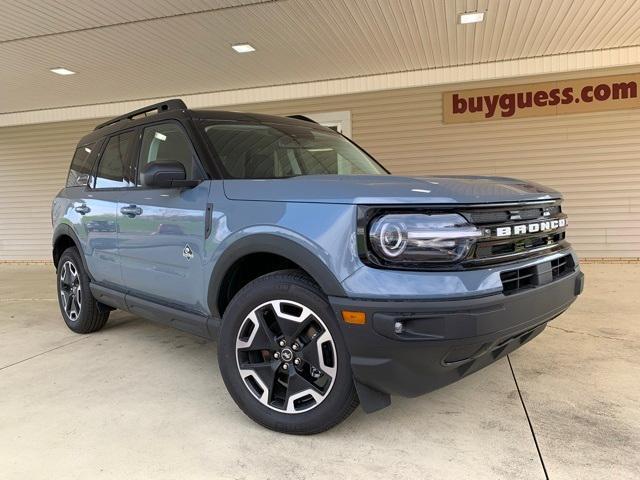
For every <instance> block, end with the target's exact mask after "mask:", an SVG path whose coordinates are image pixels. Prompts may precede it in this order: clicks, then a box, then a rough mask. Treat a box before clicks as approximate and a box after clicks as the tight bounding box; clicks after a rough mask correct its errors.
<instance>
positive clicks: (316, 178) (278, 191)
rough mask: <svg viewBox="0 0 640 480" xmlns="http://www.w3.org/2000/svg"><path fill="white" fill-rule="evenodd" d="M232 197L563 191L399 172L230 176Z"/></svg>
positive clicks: (498, 195) (539, 194) (530, 197)
mask: <svg viewBox="0 0 640 480" xmlns="http://www.w3.org/2000/svg"><path fill="white" fill-rule="evenodd" d="M224 191H225V194H226V196H227V197H228V198H230V199H232V200H257V201H269V202H306V203H346V204H369V205H372V204H401V203H413V204H430V203H433V204H436V203H445V204H447V203H448V204H476V203H502V202H523V201H536V200H552V199H559V198H561V195H560V193H559V192H557V191H555V190H553V189H550V188H547V187H544V186H542V185H540V184H537V183H533V182H525V181H523V180H517V179H514V178H504V177H474V176H449V177H439V176H435V177H398V176H394V175H306V176H299V177H291V178H282V179H267V180H225V181H224Z"/></svg>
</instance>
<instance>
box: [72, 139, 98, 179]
mask: <svg viewBox="0 0 640 480" xmlns="http://www.w3.org/2000/svg"><path fill="white" fill-rule="evenodd" d="M95 146H96V144H95V143H90V144H88V145H83V146H82V147H78V148H77V149H76V153H75V154H74V155H73V160H72V161H71V167H70V168H69V175H68V176H67V187H80V186H85V185H86V184H87V182H88V181H89V175H90V174H91V168H92V167H93V160H94V158H95V152H93V150H94V148H95ZM92 153H93V155H92Z"/></svg>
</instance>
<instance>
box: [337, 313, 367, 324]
mask: <svg viewBox="0 0 640 480" xmlns="http://www.w3.org/2000/svg"><path fill="white" fill-rule="evenodd" d="M342 319H343V320H344V321H345V322H346V323H351V324H353V325H364V324H365V323H367V317H366V315H365V314H364V312H352V311H349V310H343V311H342Z"/></svg>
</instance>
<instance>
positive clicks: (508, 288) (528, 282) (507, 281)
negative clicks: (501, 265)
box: [500, 267, 536, 295]
mask: <svg viewBox="0 0 640 480" xmlns="http://www.w3.org/2000/svg"><path fill="white" fill-rule="evenodd" d="M500 278H501V280H502V291H503V292H504V293H505V295H508V294H510V293H513V292H517V291H520V290H524V289H525V288H532V287H534V286H535V280H536V267H527V268H519V269H518V270H511V271H510V272H502V273H501V274H500Z"/></svg>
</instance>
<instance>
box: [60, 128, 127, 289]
mask: <svg viewBox="0 0 640 480" xmlns="http://www.w3.org/2000/svg"><path fill="white" fill-rule="evenodd" d="M134 144H135V131H134V130H129V131H125V132H122V133H119V134H116V135H113V136H111V137H109V138H108V139H107V140H106V144H105V146H104V148H103V149H102V152H101V153H100V155H99V157H98V160H97V166H96V167H95V168H94V171H93V175H92V176H91V178H90V179H89V182H88V184H89V186H88V187H87V189H86V191H85V192H84V195H83V197H82V198H80V199H78V200H77V201H76V203H75V205H74V210H75V211H76V212H78V214H79V215H81V218H82V220H81V225H82V229H83V230H84V234H85V239H86V243H85V247H84V253H85V258H86V260H87V266H88V267H89V271H90V272H91V275H92V276H93V278H94V280H95V281H96V282H98V283H100V284H102V285H105V286H110V287H112V288H116V289H120V290H121V289H122V272H121V270H120V259H119V256H118V250H117V217H118V197H119V195H120V193H121V192H122V190H123V189H124V188H127V187H129V186H130V184H129V181H128V180H127V175H126V167H125V166H126V165H127V164H128V156H129V154H130V153H131V150H132V148H133V146H134ZM70 175H71V174H70ZM80 180H82V179H81V178H80Z"/></svg>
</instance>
